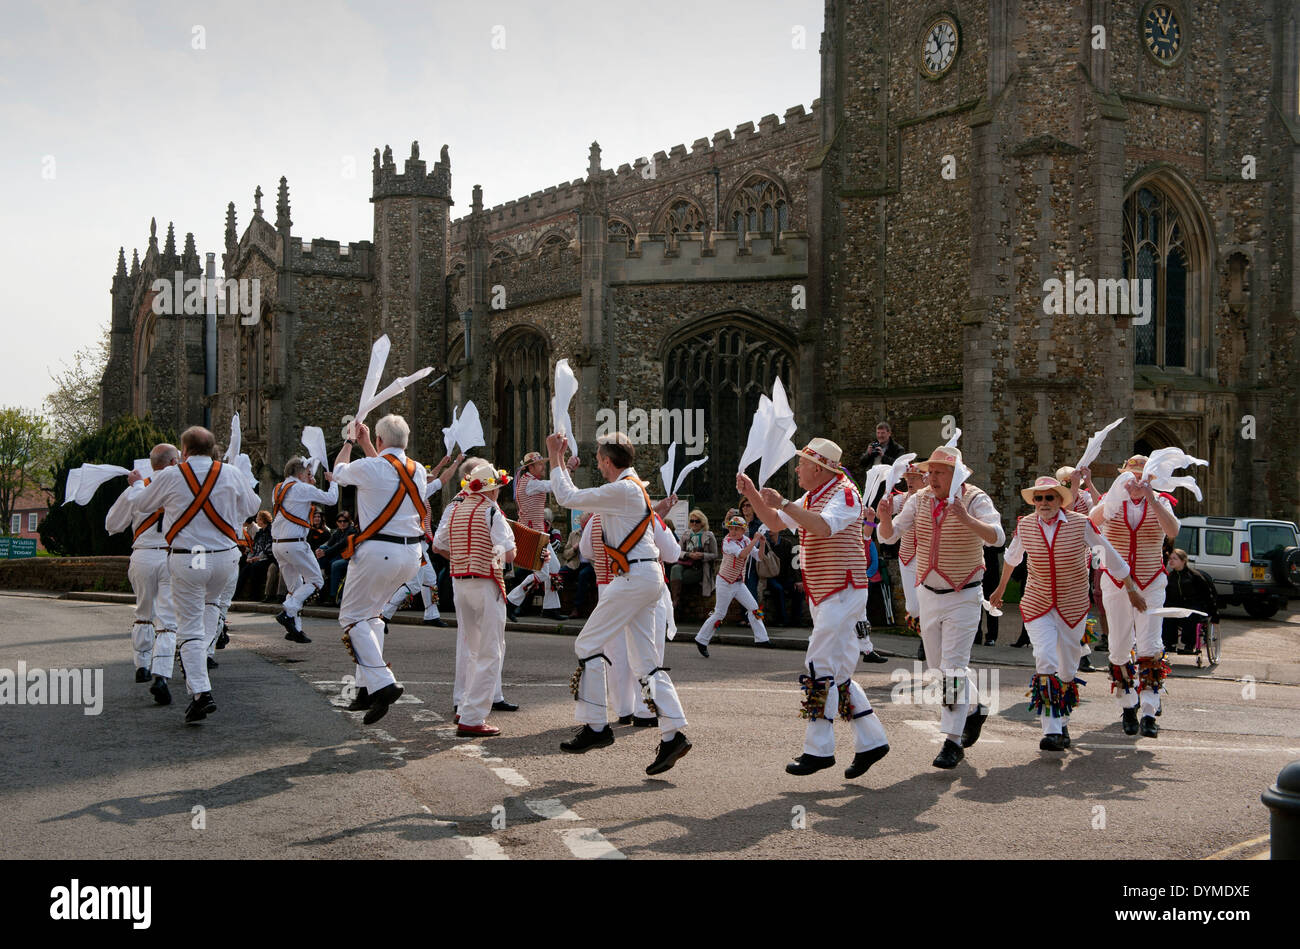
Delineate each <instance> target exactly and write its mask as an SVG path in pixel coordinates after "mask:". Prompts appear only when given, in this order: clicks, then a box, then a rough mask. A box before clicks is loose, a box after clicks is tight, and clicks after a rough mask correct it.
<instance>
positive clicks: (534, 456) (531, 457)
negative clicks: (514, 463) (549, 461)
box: [519, 451, 546, 468]
mask: <svg viewBox="0 0 1300 949" xmlns="http://www.w3.org/2000/svg"><path fill="white" fill-rule="evenodd" d="M545 460H546V459H545V458H543V457H542V453H541V452H540V451H530V452H529V453H528V454H526V455H524V460H523V461H521V462H519V467H520V468H527V467H528V466H529V465H531V464H533V463H534V462H538V461H545Z"/></svg>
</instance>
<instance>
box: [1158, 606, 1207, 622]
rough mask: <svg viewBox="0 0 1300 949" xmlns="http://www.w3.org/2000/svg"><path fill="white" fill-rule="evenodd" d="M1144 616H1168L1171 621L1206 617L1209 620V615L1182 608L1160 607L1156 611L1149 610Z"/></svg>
mask: <svg viewBox="0 0 1300 949" xmlns="http://www.w3.org/2000/svg"><path fill="white" fill-rule="evenodd" d="M1142 615H1144V616H1167V617H1169V618H1170V619H1187V617H1189V616H1204V617H1205V618H1206V619H1209V618H1210V617H1209V614H1208V613H1202V612H1201V611H1200V610H1189V609H1184V608H1183V607H1181V606H1160V607H1157V608H1156V609H1154V610H1147V611H1146V613H1144V614H1142Z"/></svg>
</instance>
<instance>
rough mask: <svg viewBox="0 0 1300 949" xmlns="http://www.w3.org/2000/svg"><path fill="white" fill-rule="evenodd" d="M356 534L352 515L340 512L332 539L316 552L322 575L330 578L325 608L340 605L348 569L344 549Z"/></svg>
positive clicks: (323, 600)
mask: <svg viewBox="0 0 1300 949" xmlns="http://www.w3.org/2000/svg"><path fill="white" fill-rule="evenodd" d="M356 532H357V528H356V525H355V524H353V523H352V515H351V514H349V513H348V512H347V511H339V513H338V516H337V517H335V519H334V530H333V531H332V532H331V533H330V539H329V540H327V541H326V542H325V544H324V545H323V546H322V547H320V548H319V549H318V550H317V551H316V559H317V560H319V561H320V569H321V573H322V574H324V575H325V576H327V577H328V578H329V585H328V586H327V587H326V591H327V592H326V594H323V595H322V597H321V603H322V604H323V605H325V606H334V605H336V604H337V603H338V599H339V584H341V583H342V582H343V575H344V574H345V573H347V569H348V562H347V561H346V560H344V559H343V547H344V545H346V544H347V542H348V538H349V537H350V536H352V535H353V534H355V533H356Z"/></svg>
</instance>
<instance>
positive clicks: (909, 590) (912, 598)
mask: <svg viewBox="0 0 1300 949" xmlns="http://www.w3.org/2000/svg"><path fill="white" fill-rule="evenodd" d="M898 573H899V576H901V577H902V578H903V602H904V603H906V604H907V612H908V615H910V616H915V617H916V618H917V619H920V618H921V613H920V609H921V605H920V604H919V603H918V602H917V600H916V558H915V557H913V558H912V562H911V563H910V564H905V563H903V561H902V560H899V561H898Z"/></svg>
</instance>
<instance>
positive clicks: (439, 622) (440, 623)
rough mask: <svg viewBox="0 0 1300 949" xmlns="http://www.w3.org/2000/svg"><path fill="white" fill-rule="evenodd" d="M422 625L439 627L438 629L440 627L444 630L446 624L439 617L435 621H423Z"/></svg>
mask: <svg viewBox="0 0 1300 949" xmlns="http://www.w3.org/2000/svg"><path fill="white" fill-rule="evenodd" d="M424 625H425V626H439V627H442V628H443V629H446V628H447V622H446V620H444V619H443V618H442V617H441V616H440V617H438V618H437V619H427V620H425V621H424Z"/></svg>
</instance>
